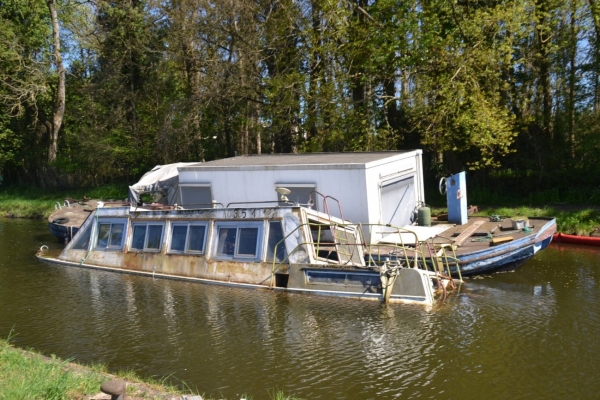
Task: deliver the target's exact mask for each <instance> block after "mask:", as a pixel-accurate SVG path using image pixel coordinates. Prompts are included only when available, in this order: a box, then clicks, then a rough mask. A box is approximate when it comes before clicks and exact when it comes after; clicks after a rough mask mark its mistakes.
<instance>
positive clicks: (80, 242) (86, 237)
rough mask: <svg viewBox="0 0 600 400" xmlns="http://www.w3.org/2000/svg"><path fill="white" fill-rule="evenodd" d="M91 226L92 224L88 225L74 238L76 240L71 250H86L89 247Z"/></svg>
mask: <svg viewBox="0 0 600 400" xmlns="http://www.w3.org/2000/svg"><path fill="white" fill-rule="evenodd" d="M92 226H93V224H89V225H88V226H87V227H86V228H85V231H83V232H81V233H79V232H78V235H77V236H76V237H77V240H76V241H75V243H74V244H73V247H72V249H73V250H87V249H88V247H89V245H90V236H91V235H90V234H91V233H92Z"/></svg>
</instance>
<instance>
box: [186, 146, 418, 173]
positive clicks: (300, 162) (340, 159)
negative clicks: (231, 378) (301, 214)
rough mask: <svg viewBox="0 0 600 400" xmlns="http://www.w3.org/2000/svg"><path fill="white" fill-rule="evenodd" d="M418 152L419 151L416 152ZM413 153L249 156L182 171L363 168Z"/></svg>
mask: <svg viewBox="0 0 600 400" xmlns="http://www.w3.org/2000/svg"><path fill="white" fill-rule="evenodd" d="M416 151H417V152H420V150H416ZM408 153H415V150H405V151H378V152H355V153H303V154H251V155H244V156H237V157H230V158H223V159H220V160H214V161H209V162H205V163H201V164H196V165H194V166H190V167H183V168H180V169H182V170H187V169H191V170H197V169H212V168H215V167H216V168H221V167H223V168H227V167H233V168H239V167H267V168H269V167H270V168H273V167H279V168H280V167H287V168H289V167H306V166H311V167H317V166H330V167H331V166H338V165H339V166H341V165H343V166H344V167H345V168H349V167H351V166H352V165H354V166H355V167H360V168H364V167H365V166H366V165H367V164H369V163H373V162H377V161H382V160H385V159H388V158H393V157H396V156H399V155H405V154H408Z"/></svg>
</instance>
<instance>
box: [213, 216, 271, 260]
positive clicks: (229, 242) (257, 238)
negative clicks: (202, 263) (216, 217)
mask: <svg viewBox="0 0 600 400" xmlns="http://www.w3.org/2000/svg"><path fill="white" fill-rule="evenodd" d="M215 231H216V233H217V240H215V242H216V249H215V256H216V257H217V258H231V259H245V260H248V259H251V260H255V261H256V260H259V259H260V244H261V242H262V240H261V235H262V223H260V222H246V223H241V224H238V223H235V222H223V223H217V224H216V228H215Z"/></svg>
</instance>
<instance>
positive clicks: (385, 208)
mask: <svg viewBox="0 0 600 400" xmlns="http://www.w3.org/2000/svg"><path fill="white" fill-rule="evenodd" d="M380 195H381V222H382V223H383V224H390V225H393V226H397V227H402V226H405V225H409V224H411V220H410V219H411V215H412V212H413V211H414V209H415V206H416V197H415V177H414V176H410V177H408V178H401V179H396V180H391V181H386V182H382V183H381V192H380Z"/></svg>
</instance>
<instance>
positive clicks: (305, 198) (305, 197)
mask: <svg viewBox="0 0 600 400" xmlns="http://www.w3.org/2000/svg"><path fill="white" fill-rule="evenodd" d="M276 187H284V188H286V189H288V190H289V191H290V194H288V195H287V196H286V197H287V198H288V200H289V201H292V202H294V203H296V204H304V205H306V204H308V203H309V200H310V197H311V192H313V191H314V190H316V188H315V184H314V183H278V184H276ZM312 200H313V201H314V205H313V206H312V209H313V210H319V206H320V204H319V203H321V201H320V199H318V198H316V196H315V194H314V193H313V194H312Z"/></svg>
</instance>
